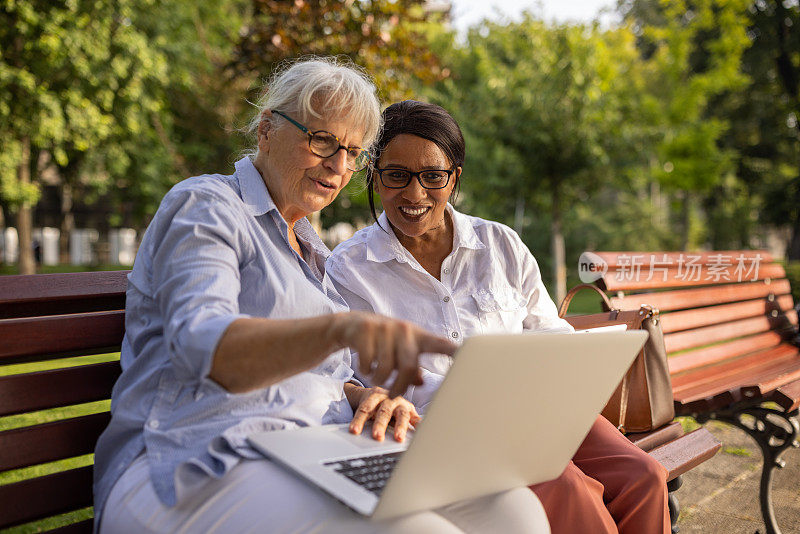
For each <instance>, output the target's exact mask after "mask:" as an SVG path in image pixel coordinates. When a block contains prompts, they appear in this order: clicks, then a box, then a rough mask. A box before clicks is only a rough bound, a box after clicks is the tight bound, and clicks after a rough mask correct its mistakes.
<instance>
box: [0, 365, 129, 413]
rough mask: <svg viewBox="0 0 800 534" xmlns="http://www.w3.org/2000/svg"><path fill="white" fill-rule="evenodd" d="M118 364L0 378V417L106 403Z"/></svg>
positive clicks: (115, 377) (117, 371)
mask: <svg viewBox="0 0 800 534" xmlns="http://www.w3.org/2000/svg"><path fill="white" fill-rule="evenodd" d="M120 373H121V369H120V366H119V362H106V363H96V364H92V365H81V366H78V367H68V368H65V369H54V370H52V371H39V372H35V373H25V374H19V375H11V376H4V377H0V416H4V415H13V414H18V413H25V412H33V411H36V410H44V409H47V408H56V407H59V406H69V405H71V404H81V403H84V402H93V401H97V400H103V399H107V398H108V397H109V392H110V391H111V388H112V387H114V382H116V380H117V378H118V377H119V375H120Z"/></svg>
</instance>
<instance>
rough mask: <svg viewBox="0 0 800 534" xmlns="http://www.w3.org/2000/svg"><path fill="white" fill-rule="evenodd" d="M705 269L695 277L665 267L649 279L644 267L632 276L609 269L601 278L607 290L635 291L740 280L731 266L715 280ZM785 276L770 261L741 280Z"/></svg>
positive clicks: (782, 271) (780, 267)
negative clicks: (753, 274) (639, 272)
mask: <svg viewBox="0 0 800 534" xmlns="http://www.w3.org/2000/svg"><path fill="white" fill-rule="evenodd" d="M705 271H706V270H705V269H704V270H703V272H702V273H700V275H699V276H697V277H695V276H693V275H690V276H687V274H686V270H684V272H683V273H681V272H680V271H679V270H678V269H667V270H666V272H665V276H662V275H661V274H656V275H654V276H653V277H652V279H649V280H648V278H649V276H648V272H647V270H646V269H641V274H640V275H638V276H637V275H636V274H635V273H634V275H633V276H629V275H628V274H629V273H618V272H612V271H609V272H608V273H607V274H606V275H605V276H603V278H602V279H601V280H602V282H603V284H604V285H605V288H606V289H607V290H609V291H632V290H634V291H635V290H642V289H663V288H667V287H692V286H698V287H699V286H710V285H721V284H730V283H731V282H740V280H737V279H736V277H735V276H734V275H733V269H732V268H731V269H730V271H729V273H730V274H729V279H727V280H726V279H725V278H724V277H720V279H718V280H715V279H714V278H713V277H712V278H709V275H708V274H706V272H705ZM785 276H786V272H785V271H784V269H783V266H782V265H779V264H777V263H772V264H768V265H762V266H761V267H759V269H758V276H757V277H745V278H744V279H743V280H741V281H756V280H767V279H770V280H772V279H778V278H784V277H785ZM695 278H696V279H695Z"/></svg>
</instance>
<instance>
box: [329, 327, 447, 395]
mask: <svg viewBox="0 0 800 534" xmlns="http://www.w3.org/2000/svg"><path fill="white" fill-rule="evenodd" d="M334 328H335V329H336V335H337V338H338V339H339V342H340V344H341V345H342V346H345V347H350V348H351V349H352V350H353V351H355V352H358V358H359V370H360V371H361V373H362V375H363V376H365V377H369V378H370V380H371V381H372V383H373V384H383V383H384V382H386V379H388V378H389V376H390V375H391V373H392V371H395V370H396V371H397V376H396V377H395V380H394V383H393V384H392V387H391V389H390V391H389V393H388V395H389V397H390V398H395V397H397V396H398V395H402V394H403V393H404V392H405V391H406V389H408V386H409V385H411V384H414V385H417V386H419V385H421V384H422V373H421V371H420V369H419V355H420V354H421V353H423V352H435V353H440V354H448V355H450V356H452V355H453V353H454V352H455V351H456V348H457V345H455V344H454V343H452V342H451V341H450V340H448V339H445V338H443V337H439V336H435V335H433V334H431V333H429V332H426V331H425V330H423V329H421V328H419V327H418V326H416V325H414V324H411V323H409V322H406V321H400V320H397V319H390V318H388V317H384V316H382V315H377V314H373V313H364V312H348V313H344V314H341V315H339V320H338V322H337V323H336V325H335V326H334Z"/></svg>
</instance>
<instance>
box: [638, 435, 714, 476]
mask: <svg viewBox="0 0 800 534" xmlns="http://www.w3.org/2000/svg"><path fill="white" fill-rule="evenodd" d="M720 447H722V445H721V444H720V442H719V441H717V440H716V438H714V436H713V435H712V434H711V433H710V432H709V431H708V430H706V429H705V428H698V429H697V430H695V431H693V432H689V433H688V434H684V435H683V436H681V437H680V438H678V439H676V440H673V441H670V442H669V443H666V444H664V445H661V446H660V447H656V448H655V449H653V450H651V451H650V452H649V453H648V454H650V456H652V457H653V458H655V459H656V460H658V461H659V462H660V463H661V465H663V466H664V467H666V468H667V471H668V472H669V474H668V475H667V480H668V481H669V480H672V479H674V478H676V477H678V476H680V475H682V474H684V473H685V472H687V471H689V470H690V469H692V468H693V467H696V466H698V465H700V464H701V463H703V462H705V461H706V460H708V459H709V458H711V457H712V456H714V455H715V454H716V453H717V451H718V450H719V449H720Z"/></svg>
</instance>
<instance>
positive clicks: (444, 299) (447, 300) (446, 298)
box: [442, 297, 450, 302]
mask: <svg viewBox="0 0 800 534" xmlns="http://www.w3.org/2000/svg"><path fill="white" fill-rule="evenodd" d="M442 300H443V301H445V302H450V297H445V298H443V299H442Z"/></svg>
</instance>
